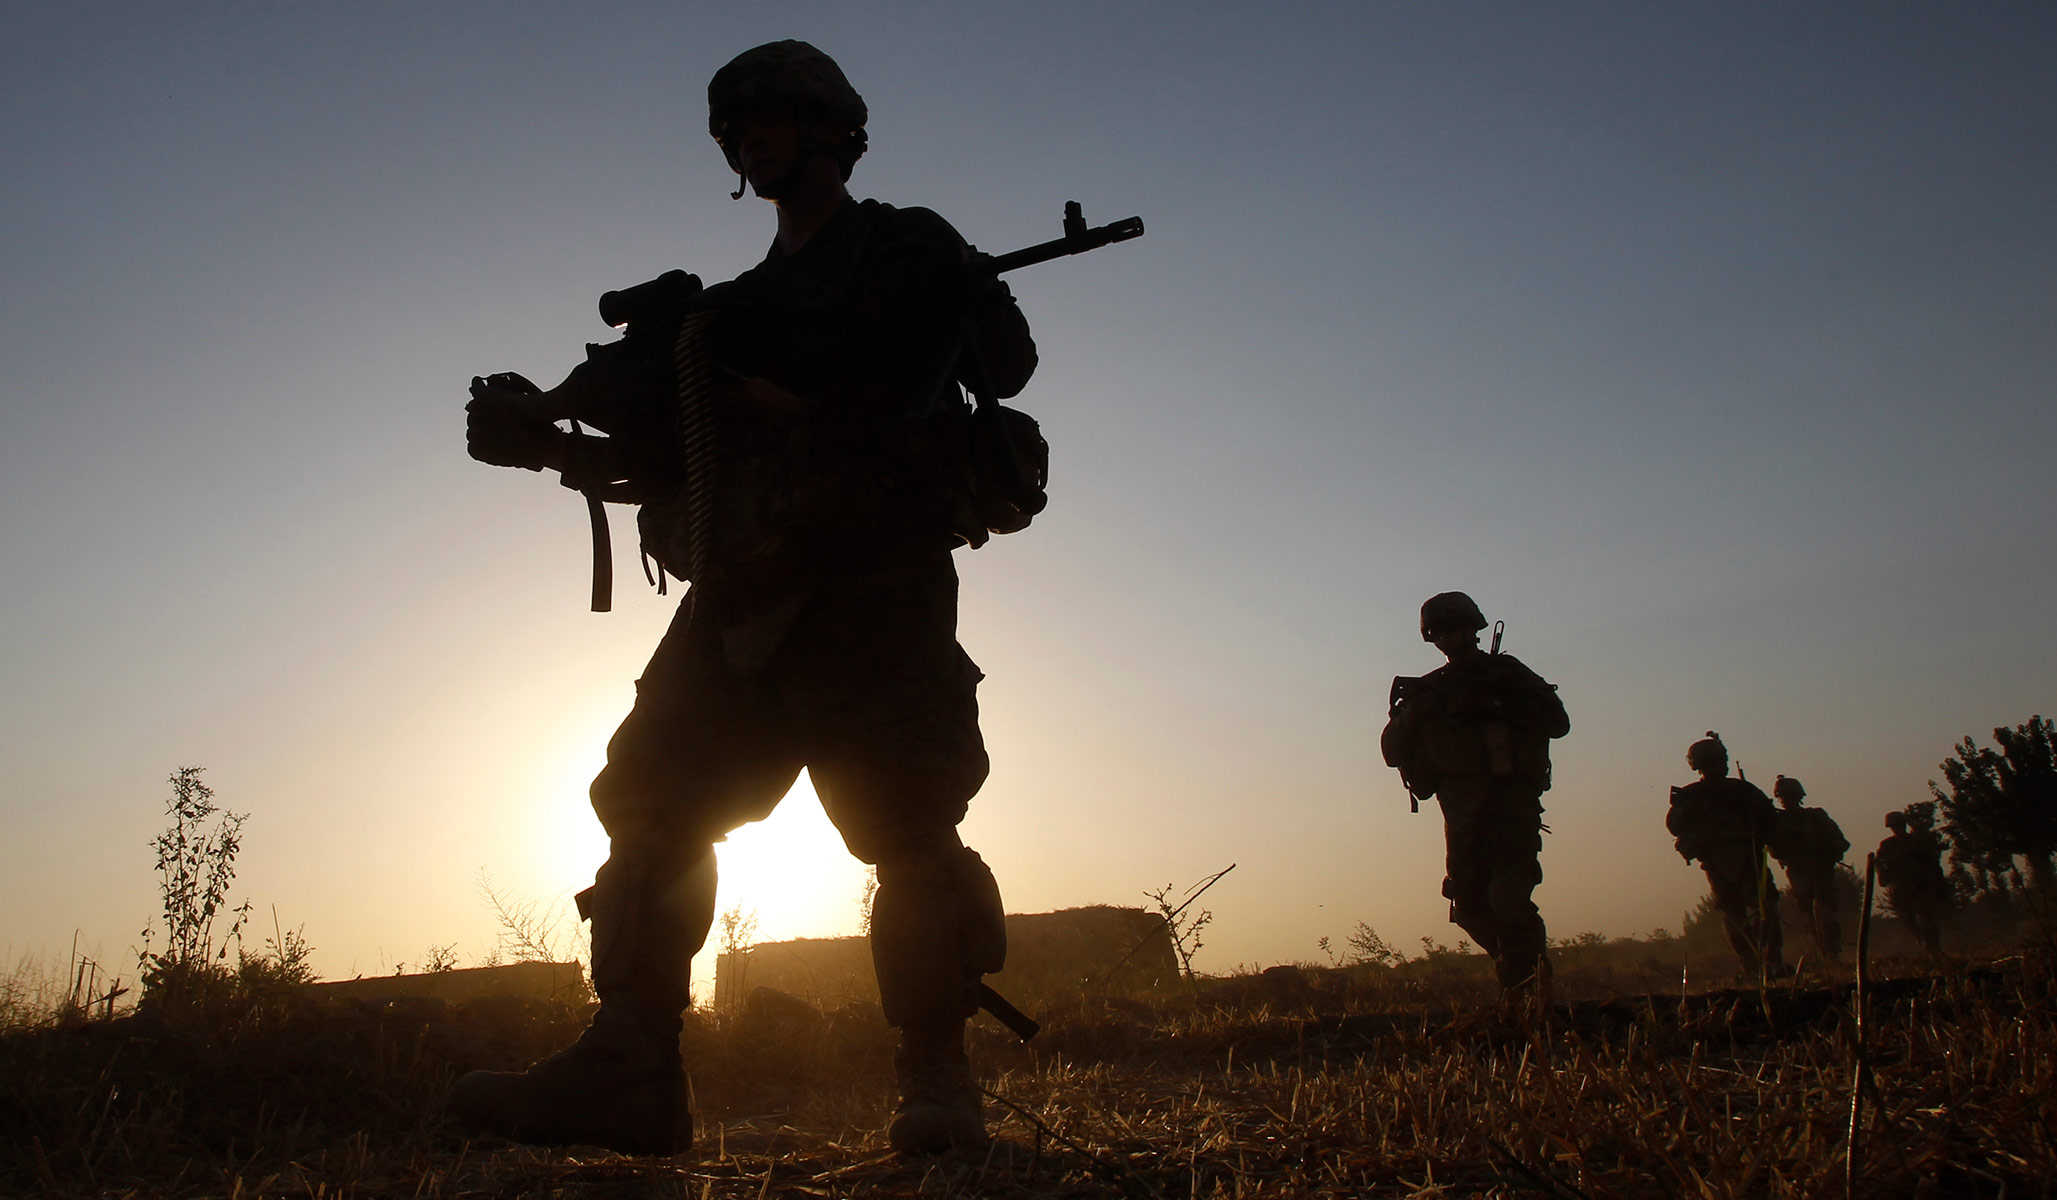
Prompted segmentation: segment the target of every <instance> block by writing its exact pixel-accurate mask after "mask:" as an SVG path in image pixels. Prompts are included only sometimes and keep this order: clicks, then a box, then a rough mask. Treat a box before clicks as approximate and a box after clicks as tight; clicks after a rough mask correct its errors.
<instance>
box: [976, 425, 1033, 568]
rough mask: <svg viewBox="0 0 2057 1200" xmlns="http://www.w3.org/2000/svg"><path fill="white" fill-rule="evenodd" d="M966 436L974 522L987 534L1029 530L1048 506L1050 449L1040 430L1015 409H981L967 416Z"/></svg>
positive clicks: (982, 539) (981, 539)
mask: <svg viewBox="0 0 2057 1200" xmlns="http://www.w3.org/2000/svg"><path fill="white" fill-rule="evenodd" d="M965 432H966V437H967V440H968V445H967V446H966V451H967V453H966V464H965V465H966V469H967V472H968V474H969V479H968V480H967V483H968V484H969V488H970V492H971V503H972V510H973V512H972V515H973V517H974V518H975V519H976V520H977V522H978V523H979V525H980V526H981V527H982V528H983V529H984V530H985V531H986V532H988V533H1016V532H1019V531H1021V530H1023V529H1026V528H1028V525H1029V522H1030V521H1031V520H1033V519H1034V518H1035V516H1036V514H1037V513H1039V512H1042V511H1043V508H1044V507H1045V506H1046V505H1048V504H1049V503H1050V497H1049V494H1048V493H1047V492H1046V491H1045V490H1044V489H1045V488H1046V487H1047V486H1048V485H1049V482H1050V443H1049V442H1047V441H1045V440H1043V431H1042V427H1041V426H1039V425H1038V424H1037V423H1036V419H1035V418H1034V417H1032V416H1029V415H1028V414H1027V413H1025V412H1022V411H1021V410H1020V409H1017V408H1008V407H1007V406H1006V405H1004V404H997V403H984V404H980V405H979V406H978V407H977V408H975V409H973V410H972V413H971V416H970V418H969V421H968V426H967V428H966V431H965ZM984 540H985V539H984V538H980V539H978V541H979V542H983V541H984ZM973 544H974V545H976V544H978V543H977V542H974V543H973Z"/></svg>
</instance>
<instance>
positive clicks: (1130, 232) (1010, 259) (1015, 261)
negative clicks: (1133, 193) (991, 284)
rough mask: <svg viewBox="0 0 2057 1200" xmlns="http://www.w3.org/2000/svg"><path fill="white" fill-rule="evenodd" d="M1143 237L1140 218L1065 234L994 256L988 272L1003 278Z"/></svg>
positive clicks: (1131, 218)
mask: <svg viewBox="0 0 2057 1200" xmlns="http://www.w3.org/2000/svg"><path fill="white" fill-rule="evenodd" d="M1142 236H1143V218H1141V217H1125V218H1123V219H1122V220H1119V221H1112V222H1109V223H1108V224H1105V225H1101V226H1098V227H1096V228H1093V229H1086V230H1081V231H1077V232H1072V231H1070V230H1067V231H1066V233H1065V235H1064V236H1063V237H1061V238H1052V239H1051V240H1050V241H1047V242H1042V243H1039V244H1037V245H1034V246H1028V247H1024V248H1023V249H1020V250H1015V251H1012V252H1010V253H1007V254H1001V255H997V256H995V257H994V259H993V262H992V267H991V269H992V272H993V274H995V275H1004V274H1006V273H1007V272H1009V271H1018V270H1020V269H1021V268H1023V267H1033V266H1035V265H1036V264H1037V263H1046V262H1049V261H1050V260H1051V259H1053V258H1063V257H1064V256H1065V255H1067V254H1084V253H1085V252H1086V251H1088V250H1098V249H1099V248H1100V247H1102V246H1108V245H1112V244H1113V243H1115V242H1126V241H1128V240H1129V239H1130V238H1139V237H1142Z"/></svg>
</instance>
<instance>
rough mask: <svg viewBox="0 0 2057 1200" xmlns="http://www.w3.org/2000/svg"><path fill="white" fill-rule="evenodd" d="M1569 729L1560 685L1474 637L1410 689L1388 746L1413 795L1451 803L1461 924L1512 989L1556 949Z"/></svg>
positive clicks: (1446, 887)
mask: <svg viewBox="0 0 2057 1200" xmlns="http://www.w3.org/2000/svg"><path fill="white" fill-rule="evenodd" d="M1445 595H1446V596H1452V595H1461V593H1445ZM1431 603H1434V602H1433V601H1432V602H1431ZM1465 603H1466V604H1469V603H1470V601H1469V599H1468V598H1466V600H1465ZM1475 610H1476V606H1472V608H1471V609H1469V610H1465V611H1466V612H1472V611H1475ZM1477 621H1478V623H1479V625H1480V626H1482V625H1483V622H1484V618H1483V617H1478V618H1477ZM1424 622H1425V629H1424V632H1425V634H1426V633H1427V632H1429V629H1428V627H1427V618H1426V617H1425V618H1424ZM1438 644H1439V645H1442V644H1443V643H1441V642H1438ZM1570 731H1571V718H1570V717H1569V716H1568V715H1566V713H1565V711H1564V703H1563V701H1561V700H1559V699H1558V697H1557V689H1556V688H1555V687H1554V686H1553V685H1552V684H1550V683H1548V682H1546V681H1545V680H1544V679H1543V678H1542V676H1540V675H1537V674H1536V673H1535V672H1534V671H1531V670H1529V669H1528V668H1527V667H1526V666H1524V665H1522V663H1521V662H1520V661H1519V660H1517V659H1516V658H1515V657H1514V656H1513V655H1511V654H1487V653H1484V652H1482V651H1479V650H1478V649H1477V641H1476V637H1475V636H1474V637H1473V638H1472V639H1471V646H1470V649H1469V652H1468V653H1459V654H1457V655H1455V656H1453V657H1452V659H1451V661H1450V662H1449V663H1447V664H1445V665H1444V666H1442V667H1438V668H1437V669H1436V670H1434V671H1431V672H1429V673H1428V674H1427V675H1424V676H1422V677H1421V678H1420V679H1418V680H1414V681H1411V682H1410V683H1409V685H1408V686H1407V687H1406V690H1405V692H1404V695H1403V696H1402V697H1401V698H1400V699H1399V702H1398V703H1397V704H1396V705H1395V707H1394V710H1393V713H1392V716H1391V719H1390V720H1389V721H1388V722H1387V724H1386V728H1385V731H1384V733H1383V734H1382V735H1381V736H1380V739H1379V744H1380V749H1381V751H1382V753H1383V754H1384V756H1385V760H1386V763H1387V765H1389V766H1394V767H1398V768H1399V769H1400V772H1401V775H1402V778H1403V779H1405V780H1406V782H1407V786H1408V789H1409V791H1410V792H1411V793H1412V794H1414V795H1417V796H1426V795H1429V794H1431V793H1433V794H1434V795H1435V797H1436V800H1437V802H1438V804H1439V805H1440V806H1441V808H1442V812H1443V837H1444V851H1445V854H1444V877H1443V895H1444V897H1446V898H1447V899H1448V900H1449V901H1450V920H1451V921H1452V922H1454V923H1455V924H1456V925H1458V926H1459V927H1460V928H1462V929H1463V930H1464V931H1465V933H1467V934H1469V935H1470V937H1471V940H1472V941H1473V942H1475V943H1477V945H1478V946H1479V948H1480V949H1482V950H1484V951H1485V952H1486V953H1487V954H1489V955H1491V956H1492V957H1493V962H1494V969H1495V972H1496V974H1497V975H1498V977H1499V980H1500V982H1501V984H1502V985H1503V986H1506V987H1516V986H1519V985H1521V984H1522V983H1524V982H1526V981H1527V980H1529V979H1531V978H1533V977H1534V976H1535V975H1536V973H1537V971H1538V970H1539V969H1540V967H1541V964H1542V963H1543V956H1544V951H1545V948H1546V946H1547V944H1548V936H1547V933H1546V930H1545V927H1544V923H1543V916H1542V912H1541V911H1540V910H1539V909H1538V908H1537V907H1536V903H1535V900H1534V899H1533V898H1532V893H1533V892H1534V891H1535V888H1536V885H1538V884H1540V883H1541V882H1542V881H1543V868H1542V864H1541V862H1540V861H1539V860H1540V856H1541V854H1542V849H1543V793H1544V792H1546V791H1548V790H1549V789H1550V741H1551V739H1552V738H1560V737H1563V736H1564V735H1565V734H1567V733H1569V732H1570Z"/></svg>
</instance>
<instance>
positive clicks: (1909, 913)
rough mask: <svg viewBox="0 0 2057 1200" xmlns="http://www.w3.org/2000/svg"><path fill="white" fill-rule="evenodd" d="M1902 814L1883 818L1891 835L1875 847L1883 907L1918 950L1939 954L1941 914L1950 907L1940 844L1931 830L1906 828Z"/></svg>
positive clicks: (1906, 820) (1908, 823)
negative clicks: (1904, 924)
mask: <svg viewBox="0 0 2057 1200" xmlns="http://www.w3.org/2000/svg"><path fill="white" fill-rule="evenodd" d="M1909 825H1910V822H1909V820H1908V817H1907V814H1906V813H1904V812H1892V813H1887V814H1886V828H1887V829H1890V830H1891V831H1892V832H1891V833H1890V834H1889V835H1887V837H1886V840H1885V841H1882V842H1880V843H1879V844H1878V881H1879V883H1880V885H1882V886H1883V887H1884V888H1885V889H1886V904H1887V905H1888V906H1889V907H1891V908H1892V910H1893V913H1894V915H1896V916H1898V917H1899V918H1900V919H1901V920H1903V921H1905V922H1907V928H1908V930H1909V931H1910V932H1912V933H1913V934H1914V938H1915V940H1916V941H1918V942H1920V943H1921V945H1922V948H1923V949H1925V950H1927V951H1928V952H1929V953H1930V954H1932V955H1940V954H1941V953H1942V952H1943V930H1942V916H1943V910H1944V909H1945V908H1946V907H1948V905H1949V903H1950V880H1949V878H1948V877H1947V876H1946V875H1944V874H1943V861H1942V860H1943V844H1942V840H1941V839H1940V838H1938V837H1937V836H1936V834H1935V831H1934V830H1933V829H1923V828H1919V827H1916V828H1909Z"/></svg>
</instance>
